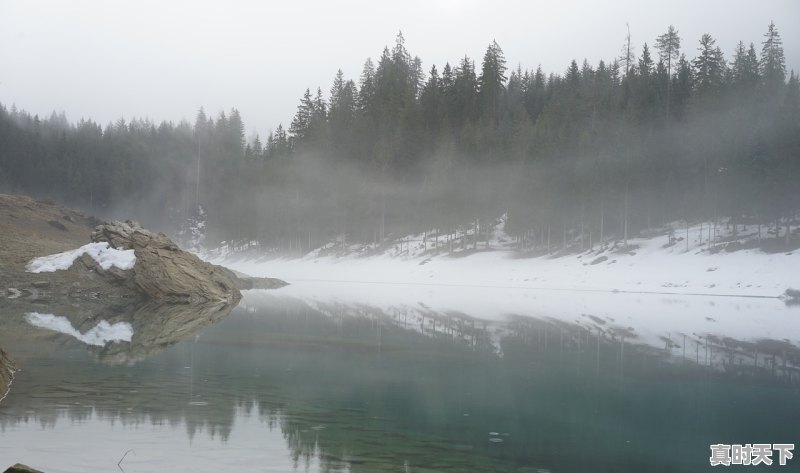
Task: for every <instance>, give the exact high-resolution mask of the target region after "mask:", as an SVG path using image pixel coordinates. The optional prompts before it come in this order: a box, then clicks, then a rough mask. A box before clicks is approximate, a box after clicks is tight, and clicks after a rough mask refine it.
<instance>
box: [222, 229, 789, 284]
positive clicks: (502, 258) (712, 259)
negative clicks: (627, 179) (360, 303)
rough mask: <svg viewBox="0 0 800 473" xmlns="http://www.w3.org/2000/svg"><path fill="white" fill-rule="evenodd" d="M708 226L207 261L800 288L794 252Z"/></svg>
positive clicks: (251, 266)
mask: <svg viewBox="0 0 800 473" xmlns="http://www.w3.org/2000/svg"><path fill="white" fill-rule="evenodd" d="M708 229H709V227H708V226H707V225H706V226H700V225H698V226H694V227H691V228H689V231H688V233H687V232H686V230H685V229H684V230H682V231H681V232H680V233H676V235H675V237H673V238H669V237H668V236H666V235H661V236H657V237H653V238H636V239H630V240H629V247H628V248H629V249H628V251H621V249H620V247H617V248H616V249H615V248H614V247H613V246H610V247H608V248H607V249H605V250H603V251H599V250H595V251H585V252H582V253H578V254H569V255H566V256H560V257H553V256H549V255H544V256H538V257H532V258H520V257H518V255H517V253H516V252H514V251H512V250H510V249H508V246H507V245H506V246H504V245H503V242H504V241H505V242H508V241H510V239H508V238H504V236H503V235H502V233H501V230H500V229H497V230H496V232H495V238H493V240H492V241H491V242H490V244H489V245H488V246H489V249H484V246H485V245H484V244H483V243H479V244H478V250H477V251H475V252H473V253H472V254H469V255H465V256H458V257H453V256H448V252H447V251H441V252H440V253H439V254H436V253H435V252H432V251H430V250H429V251H420V249H419V247H420V244H421V243H420V242H419V240H415V239H414V238H413V237H412V238H409V239H408V241H410V242H411V243H408V242H407V243H405V244H406V248H408V251H406V252H405V253H399V252H398V251H397V249H398V248H397V245H395V247H391V248H389V249H387V251H385V252H384V253H382V254H379V255H377V256H365V257H361V256H356V255H351V256H345V257H337V256H318V255H319V254H321V252H319V251H315V252H312V253H310V254H308V255H306V256H304V257H302V258H295V259H285V258H284V259H262V260H257V259H256V260H254V259H235V258H233V257H231V256H230V255H229V256H228V257H225V258H221V257H218V258H213V261H214V262H216V263H219V264H223V265H225V266H227V267H230V268H232V269H235V270H237V271H241V272H244V273H247V274H250V275H253V276H267V275H270V276H277V277H280V278H282V279H284V280H286V281H287V282H289V283H298V282H301V281H343V282H367V283H391V284H419V285H429V286H431V287H434V286H437V285H438V286H443V285H450V286H464V287H503V288H525V289H559V290H580V291H624V292H646V293H658V294H685V295H688V294H707V295H731V296H759V297H777V296H780V295H782V294H783V293H784V292H785V291H786V289H788V288H800V251H796V252H788V253H772V254H769V253H764V252H762V251H761V250H758V249H747V250H739V251H734V252H727V251H724V250H723V251H711V249H712V248H713V247H712V246H709V244H708V241H709V240H708V234H707V232H708ZM750 231H751V232H754V231H755V228H753V227H751V229H750ZM687 234H688V238H686V237H687ZM678 238H681V239H678ZM687 240H688V244H687ZM401 245H402V244H401ZM425 245H429V242H425ZM401 248H402V246H401ZM596 248H597V246H596ZM398 253H399V254H398Z"/></svg>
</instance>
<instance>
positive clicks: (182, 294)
mask: <svg viewBox="0 0 800 473" xmlns="http://www.w3.org/2000/svg"><path fill="white" fill-rule="evenodd" d="M91 239H92V241H93V242H108V244H109V246H111V247H112V248H115V249H118V250H133V251H134V254H135V256H136V264H135V265H134V267H133V269H132V270H130V271H125V272H119V273H117V274H116V276H117V277H119V278H127V279H129V280H130V282H131V283H132V284H133V285H134V286H135V287H136V289H138V290H139V291H141V292H142V293H143V294H144V295H145V296H146V297H147V298H149V299H153V300H157V301H164V302H192V303H197V302H219V301H225V302H238V301H239V300H240V299H241V297H242V295H241V293H240V292H239V289H238V288H237V285H236V283H235V281H234V280H233V279H231V278H230V277H229V275H228V274H227V271H224V270H222V268H220V267H219V266H215V265H213V264H210V263H207V262H205V261H202V260H201V259H200V258H198V257H197V256H195V255H193V254H191V253H188V252H186V251H183V250H181V249H180V248H178V245H176V244H175V243H174V242H173V241H172V240H170V239H169V238H167V236H166V235H164V234H163V233H158V234H156V233H153V232H150V231H148V230H145V229H144V228H142V227H141V226H140V225H139V224H138V223H136V222H132V221H130V220H129V221H127V222H124V223H121V222H114V223H109V224H103V225H99V226H97V227H96V228H95V230H94V232H92V235H91Z"/></svg>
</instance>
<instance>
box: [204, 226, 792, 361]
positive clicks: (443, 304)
mask: <svg viewBox="0 0 800 473" xmlns="http://www.w3.org/2000/svg"><path fill="white" fill-rule="evenodd" d="M502 228H503V225H502V219H501V220H500V221H499V222H498V223H497V225H496V226H495V228H494V231H493V232H492V234H491V237H490V241H489V244H488V245H487V244H486V243H485V242H484V241H480V242H479V244H478V248H477V250H478V251H475V250H474V249H472V248H471V247H472V245H473V244H472V243H471V242H470V244H469V245H468V246H469V247H470V251H469V252H466V251H460V252H455V251H454V254H453V255H452V256H451V255H450V254H449V253H450V252H449V250H450V248H449V245H448V244H447V243H446V242H443V238H441V237H440V239H439V251H438V252H437V251H436V250H433V240H432V239H431V236H430V234H429V235H427V237H426V236H424V235H422V234H420V235H409V236H408V237H405V238H401V239H398V240H396V242H395V243H394V244H393V245H390V246H389V247H388V248H386V249H385V250H384V251H382V252H378V251H375V249H374V248H369V247H361V248H359V247H357V246H351V247H349V249H348V251H345V252H342V253H339V254H336V253H335V252H334V251H332V250H334V249H335V248H336V246H337V245H339V248H341V246H342V245H341V243H335V242H334V243H329V244H328V245H326V247H323V248H319V249H317V250H315V251H312V252H311V253H309V254H306V255H304V256H302V257H298V258H272V259H270V258H268V257H262V258H260V259H255V258H249V259H246V258H243V257H242V255H239V257H238V258H237V257H236V254H235V253H228V254H225V253H224V252H221V253H218V254H220V256H219V257H217V258H212V261H213V262H215V263H218V264H223V265H225V266H228V267H230V268H231V269H234V270H236V271H240V272H242V273H245V274H250V275H252V276H262V277H276V278H280V279H283V280H286V281H287V282H289V283H290V285H289V286H287V287H284V288H281V289H278V290H275V291H272V294H273V295H274V296H279V297H288V298H292V299H300V300H302V301H303V302H305V303H307V304H309V305H310V306H311V307H314V308H317V309H319V310H321V311H323V312H326V311H328V312H332V314H333V315H335V312H336V311H340V310H344V311H345V312H347V311H349V312H353V313H359V314H371V313H383V314H389V316H390V317H394V318H396V319H397V320H396V321H395V322H397V323H402V324H403V326H406V324H409V325H408V326H409V327H412V326H414V324H416V327H418V328H419V327H422V328H421V330H423V331H427V330H428V329H429V328H432V326H429V325H427V324H429V323H430V324H432V320H431V317H450V316H453V314H460V316H463V317H467V318H472V319H477V320H484V321H489V322H495V323H497V324H499V326H498V328H497V330H501V329H500V328H499V327H500V326H502V325H503V324H507V322H508V321H509V320H512V319H513V318H514V317H525V318H533V319H540V320H546V321H557V322H564V323H568V324H572V325H577V326H580V327H583V328H584V329H586V330H587V331H588V332H589V333H591V334H600V333H602V334H604V336H606V335H607V334H609V333H614V332H616V333H621V332H623V331H626V332H627V331H632V332H633V333H634V334H635V335H634V337H635V340H631V342H633V343H642V344H646V345H649V346H652V347H657V348H661V349H665V350H671V351H674V352H675V354H679V353H678V352H681V353H680V354H679V355H681V356H687V357H688V356H689V355H695V353H694V351H695V349H696V348H697V347H698V346H702V345H703V344H704V343H707V341H708V337H712V338H713V337H718V338H719V339H724V338H731V339H734V340H739V341H745V342H753V341H758V340H764V339H770V340H783V341H787V342H789V343H792V344H793V345H795V346H797V347H800V306H787V305H786V304H785V303H784V301H783V300H781V299H779V296H781V295H782V294H784V292H785V291H786V290H787V288H796V289H797V288H800V251H794V252H787V253H765V252H762V251H761V250H758V249H746V250H738V251H733V252H728V251H724V250H721V245H722V244H723V243H724V242H726V241H732V240H734V239H739V240H740V241H741V240H742V239H744V240H745V241H746V239H748V238H749V239H751V240H752V239H755V238H757V231H758V230H757V227H755V226H749V228H748V230H747V231H743V230H742V229H741V227H740V229H739V231H738V233H737V235H735V236H734V235H732V229H729V228H725V227H724V226H723V225H719V224H718V225H716V226H713V225H710V224H709V223H707V222H704V223H703V224H696V225H693V226H689V229H688V238H687V229H686V226H685V223H683V222H678V223H676V224H675V227H674V229H672V230H670V229H665V230H664V231H663V232H662V233H661V234H659V235H655V236H652V234H651V236H641V237H637V238H631V239H629V241H628V250H627V251H624V250H623V249H622V246H623V245H622V243H621V242H617V244H616V245H614V242H607V243H606V245H605V246H604V247H603V248H600V246H599V245H597V244H596V242H595V245H594V249H593V250H586V251H583V252H580V253H571V254H566V255H560V256H556V255H546V254H545V255H539V256H536V257H520V255H519V253H518V252H516V251H514V249H513V243H514V242H513V239H512V238H511V237H509V236H508V235H506V234H505V233H504V232H503V231H502ZM467 235H468V237H467V241H471V240H470V238H469V234H467ZM761 237H762V238H774V234H772V235H771V234H770V233H769V231H768V229H766V228H764V229H762V233H761ZM558 243H559V246H560V243H561V242H560V241H559V242H558ZM687 243H688V244H687ZM454 246H455V245H454ZM458 246H459V248H460V246H461V244H460V243H459V244H458ZM487 246H488V248H487ZM587 246H588V245H587ZM426 248H427V249H426ZM720 250H721V251H720ZM223 255H224V256H223ZM206 256H208V255H206ZM603 256H604V257H605V258H606V259H605V260H603V261H600V262H596V261H598V260H599V259H602V258H601V257H603ZM593 262H596V263H595V264H592V263H593ZM251 293H253V294H251ZM253 297H262V296H260V295H258V291H250V292H249V293H248V294H247V296H246V297H245V299H244V300H243V302H242V303H243V304H248V298H249V299H251V300H252V298H253ZM498 336H501V335H498ZM667 341H671V342H674V343H675V344H676V346H680V347H681V348H675V347H667V348H665V345H671V344H672V343H668V342H667ZM683 350H686V353H683ZM700 351H702V349H700ZM690 352H691V353H690ZM701 357H702V355H701Z"/></svg>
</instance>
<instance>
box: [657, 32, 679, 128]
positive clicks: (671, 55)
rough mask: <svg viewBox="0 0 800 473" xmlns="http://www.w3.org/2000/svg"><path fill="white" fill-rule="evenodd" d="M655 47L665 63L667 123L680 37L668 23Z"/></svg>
mask: <svg viewBox="0 0 800 473" xmlns="http://www.w3.org/2000/svg"><path fill="white" fill-rule="evenodd" d="M656 49H658V55H659V57H660V59H661V61H663V62H666V64H667V102H666V103H667V107H666V108H667V111H666V114H667V123H669V107H670V102H671V101H672V97H671V95H672V94H671V92H672V63H673V61H676V60H677V59H678V58H679V57H680V49H681V38H680V36H678V30H676V29H675V27H674V26H672V25H669V27H668V28H667V32H666V33H664V34H662V35H661V36H659V37H658V38H657V39H656Z"/></svg>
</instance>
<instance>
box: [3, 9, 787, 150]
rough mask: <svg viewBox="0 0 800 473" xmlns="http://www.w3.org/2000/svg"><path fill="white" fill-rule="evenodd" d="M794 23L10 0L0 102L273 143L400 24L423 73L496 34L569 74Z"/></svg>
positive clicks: (726, 42) (514, 51) (720, 12)
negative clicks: (338, 75)
mask: <svg viewBox="0 0 800 473" xmlns="http://www.w3.org/2000/svg"><path fill="white" fill-rule="evenodd" d="M798 19H800V5H798V3H797V2H795V1H793V0H772V1H769V2H763V1H757V0H742V1H737V2H736V3H735V6H734V5H732V4H731V2H728V1H725V0H714V1H704V2H693V1H688V0H681V1H673V2H670V3H669V5H664V6H663V8H659V7H654V6H653V5H652V4H649V3H647V2H638V1H634V0H624V1H616V2H611V3H608V2H607V3H602V4H601V3H598V2H592V1H568V2H522V1H501V2H494V3H492V5H491V6H490V5H487V4H485V3H484V2H477V1H474V0H433V1H421V0H414V1H410V2H403V4H402V5H399V4H398V5H394V4H391V5H390V4H375V3H368V2H358V1H350V0H348V1H343V2H342V1H340V2H325V1H301V2H256V1H246V0H237V1H234V2H224V3H222V2H214V1H193V2H186V1H173V2H167V3H165V2H158V1H152V0H147V1H141V2H135V3H125V2H102V1H94V0H79V1H72V2H61V1H57V0H35V1H13V0H4V1H2V2H0V43H2V44H4V45H6V47H4V48H0V64H2V67H1V68H0V70H2V72H0V102H2V103H4V104H5V105H7V106H10V105H11V104H16V105H17V106H18V107H20V108H24V109H26V110H28V111H30V112H31V113H33V114H39V115H40V116H45V115H49V114H50V112H51V111H53V110H56V111H58V112H61V111H64V112H66V113H67V114H68V117H69V118H70V119H72V120H76V121H77V120H79V119H81V118H85V119H93V120H95V121H96V122H98V123H100V124H103V125H105V124H107V123H111V122H115V121H116V120H117V119H119V118H120V117H124V118H126V119H127V120H131V119H133V118H134V117H138V118H150V119H151V120H152V121H155V122H157V123H158V122H161V121H163V120H167V121H173V122H176V123H177V122H179V121H180V120H181V119H183V118H185V119H188V120H190V121H191V120H192V118H193V116H194V113H195V112H196V110H197V109H198V108H199V107H200V106H205V107H206V110H207V111H209V112H211V113H217V112H218V111H220V110H228V109H229V108H230V107H236V108H237V109H239V110H240V111H241V113H242V115H243V116H244V117H246V119H247V125H248V135H249V134H250V133H254V132H257V133H259V134H260V135H262V136H265V135H266V134H267V133H268V131H269V130H271V129H272V130H274V129H275V128H276V127H277V126H278V124H280V123H283V125H284V127H288V122H289V120H290V117H291V115H292V114H293V113H294V110H295V108H296V105H297V99H298V98H299V97H300V96H301V95H302V93H303V90H304V89H305V88H306V87H312V88H314V87H316V86H317V85H323V86H324V85H325V84H328V83H329V82H330V80H332V78H333V75H334V74H335V72H336V70H337V69H338V68H341V69H342V70H343V71H344V73H345V75H346V76H347V77H351V78H356V77H357V76H358V74H359V73H360V71H361V66H362V64H363V63H364V60H365V59H366V58H367V57H372V58H373V59H376V52H379V51H380V49H379V48H380V47H381V46H382V45H383V44H386V43H390V42H391V41H392V39H393V38H394V36H395V34H396V33H397V31H398V30H402V31H403V33H404V34H405V37H406V39H407V41H408V47H409V49H410V50H413V51H415V53H416V54H418V55H419V56H420V57H421V58H423V60H424V62H423V67H424V69H425V70H427V69H429V68H430V66H431V65H432V64H437V65H439V66H442V65H443V64H444V63H445V62H446V61H448V60H449V61H451V62H452V61H454V60H456V59H457V58H459V57H461V56H463V55H465V54H466V55H468V56H470V57H472V58H478V59H479V58H480V57H481V54H482V53H483V50H484V48H485V46H486V44H488V43H489V42H491V41H492V40H497V42H498V43H499V44H501V45H502V46H503V48H504V50H505V52H506V57H507V59H508V64H509V65H510V66H511V67H516V65H517V64H522V66H523V67H530V68H535V67H536V66H537V65H538V64H541V65H542V67H543V69H544V70H545V71H553V72H561V71H563V69H564V68H565V66H566V65H567V64H568V62H569V60H570V59H573V58H575V59H577V60H578V62H579V63H580V62H581V61H582V60H583V59H584V58H586V59H588V60H589V62H590V63H592V64H596V63H597V61H599V60H600V59H606V60H608V59H610V58H611V57H613V56H614V55H617V54H618V53H619V51H620V48H621V45H622V41H623V39H624V37H625V34H626V23H628V24H630V28H631V34H632V37H633V42H634V43H635V46H636V51H637V53H638V52H641V46H642V44H643V43H644V42H648V43H649V44H650V46H652V44H653V41H654V40H655V37H656V36H657V35H659V34H661V33H662V32H663V30H664V29H665V28H666V26H667V25H670V24H673V25H675V26H676V27H677V28H678V30H679V31H680V33H681V34H682V36H683V37H684V38H687V39H691V41H695V40H696V39H697V38H699V37H700V35H701V34H702V33H705V32H710V33H712V34H714V35H715V37H716V38H717V43H718V45H719V46H720V47H721V48H722V50H723V51H724V52H725V54H726V55H727V56H730V54H731V52H732V51H733V48H734V46H735V45H736V42H737V41H738V40H740V39H745V40H746V41H754V42H755V43H756V45H757V46H758V45H759V43H760V41H761V40H762V35H763V33H764V28H765V25H767V24H768V23H769V22H770V21H771V20H774V21H776V22H778V23H779V25H780V24H782V25H783V30H781V31H782V34H783V39H784V42H785V44H786V45H787V46H789V45H796V44H800V32H798V31H797V29H796V28H793V27H790V26H792V25H793V24H795V23H797V20H798ZM687 46H689V45H688V44H687ZM694 49H695V47H694V45H691V46H689V47H687V48H686V50H687V55H688V56H690V57H691V56H693V52H694ZM688 51H691V52H692V53H688ZM786 53H787V57H786V59H787V67H788V68H789V69H792V68H794V69H797V68H798V67H800V50H799V49H798V48H794V47H787V51H786ZM326 89H327V88H326V87H323V90H326Z"/></svg>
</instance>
